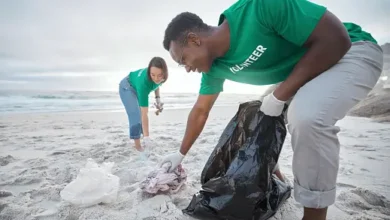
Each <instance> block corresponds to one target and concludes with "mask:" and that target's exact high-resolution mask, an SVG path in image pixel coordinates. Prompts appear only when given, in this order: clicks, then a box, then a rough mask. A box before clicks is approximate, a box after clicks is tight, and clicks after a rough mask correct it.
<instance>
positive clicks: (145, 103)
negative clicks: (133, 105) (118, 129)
mask: <svg viewBox="0 0 390 220" xmlns="http://www.w3.org/2000/svg"><path fill="white" fill-rule="evenodd" d="M137 96H138V104H139V106H140V107H149V93H148V92H146V91H145V90H142V89H140V90H138V91H137Z"/></svg>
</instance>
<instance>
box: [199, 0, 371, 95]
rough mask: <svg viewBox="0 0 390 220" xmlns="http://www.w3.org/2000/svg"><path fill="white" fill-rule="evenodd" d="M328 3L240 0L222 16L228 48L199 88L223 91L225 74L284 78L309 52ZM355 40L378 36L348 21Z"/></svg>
mask: <svg viewBox="0 0 390 220" xmlns="http://www.w3.org/2000/svg"><path fill="white" fill-rule="evenodd" d="M325 11H326V8H325V7H324V6H320V5H317V4H315V3H312V2H310V1H307V0H239V1H237V2H236V3H235V4H233V5H232V6H230V7H229V8H228V9H226V10H225V11H224V12H223V13H222V14H221V15H220V18H219V22H218V24H219V25H220V24H221V23H222V22H223V20H224V19H225V18H226V19H227V21H228V23H229V27H230V33H231V35H230V41H231V42H230V48H229V50H228V52H227V53H226V54H225V55H224V56H223V57H221V58H218V59H216V60H215V61H214V63H213V65H212V67H211V69H210V70H209V72H207V73H202V81H201V86H200V91H199V93H200V94H204V95H206V94H215V93H219V92H222V91H223V84H224V81H225V79H228V80H232V81H235V82H241V83H245V84H252V85H269V84H275V83H278V82H281V81H284V80H285V79H286V78H287V77H288V75H289V74H290V73H291V71H292V69H293V67H294V66H295V64H296V63H297V62H298V61H299V60H300V58H301V57H302V56H303V54H304V53H305V51H306V49H305V48H303V47H302V46H303V44H304V43H305V41H306V40H307V39H308V37H309V36H310V34H311V33H312V31H313V30H314V28H315V27H316V25H317V23H318V22H319V20H320V19H321V17H322V16H323V15H324V13H325ZM344 25H345V27H346V28H347V30H348V32H349V36H350V38H351V40H352V42H355V41H360V40H368V41H372V42H375V43H376V41H375V39H374V38H373V37H372V36H371V35H370V34H369V33H367V32H364V31H363V30H362V29H361V27H360V26H358V25H356V24H353V23H344Z"/></svg>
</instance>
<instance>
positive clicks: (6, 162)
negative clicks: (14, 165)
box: [0, 155, 15, 166]
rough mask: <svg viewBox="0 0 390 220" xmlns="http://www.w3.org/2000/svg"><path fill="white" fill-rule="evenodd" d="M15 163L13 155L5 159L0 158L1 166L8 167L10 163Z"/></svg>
mask: <svg viewBox="0 0 390 220" xmlns="http://www.w3.org/2000/svg"><path fill="white" fill-rule="evenodd" d="M13 161H15V158H13V157H12V156H11V155H7V156H5V157H0V166H7V165H8V164H9V163H11V162H13Z"/></svg>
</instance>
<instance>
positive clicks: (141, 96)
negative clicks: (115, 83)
mask: <svg viewBox="0 0 390 220" xmlns="http://www.w3.org/2000/svg"><path fill="white" fill-rule="evenodd" d="M129 83H130V85H132V87H133V88H134V89H135V91H136V92H137V97H138V103H139V106H141V107H148V106H149V93H150V92H151V91H154V90H156V89H157V88H158V87H159V86H160V85H161V84H156V83H154V82H153V81H151V80H149V77H148V68H144V69H139V70H136V71H133V72H130V73H129Z"/></svg>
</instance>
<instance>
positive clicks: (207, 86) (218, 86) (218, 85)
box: [199, 73, 225, 95]
mask: <svg viewBox="0 0 390 220" xmlns="http://www.w3.org/2000/svg"><path fill="white" fill-rule="evenodd" d="M224 82H225V79H220V78H215V77H213V76H210V75H208V74H206V73H203V74H202V80H201V83H200V90H199V94H200V95H212V94H217V93H220V92H222V91H223V84H224Z"/></svg>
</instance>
